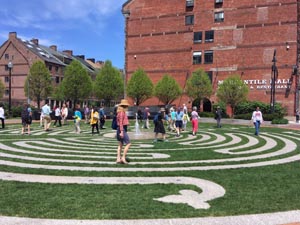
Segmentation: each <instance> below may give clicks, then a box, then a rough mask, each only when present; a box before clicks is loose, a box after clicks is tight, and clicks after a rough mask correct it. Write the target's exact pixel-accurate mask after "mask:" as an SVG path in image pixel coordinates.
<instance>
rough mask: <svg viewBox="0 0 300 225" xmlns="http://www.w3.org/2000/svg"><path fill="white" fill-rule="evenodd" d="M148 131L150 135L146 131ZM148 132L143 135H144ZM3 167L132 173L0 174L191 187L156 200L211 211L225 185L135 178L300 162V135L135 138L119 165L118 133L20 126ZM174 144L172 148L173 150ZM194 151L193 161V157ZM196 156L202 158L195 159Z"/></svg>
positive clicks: (2, 153) (238, 131) (1, 154)
mask: <svg viewBox="0 0 300 225" xmlns="http://www.w3.org/2000/svg"><path fill="white" fill-rule="evenodd" d="M143 132H146V131H143ZM143 132H142V134H141V135H143ZM0 135H1V140H0V166H6V167H8V168H9V167H12V168H22V169H23V170H26V169H31V170H32V169H33V170H34V169H44V170H49V171H54V170H60V171H96V172H104V173H109V172H121V173H123V172H126V173H132V176H130V177H124V176H123V177H78V176H72V177H69V176H50V175H36V174H28V173H27V174H19V173H14V172H7V171H0V179H2V180H7V181H9V180H13V181H20V182H41V183H77V184H90V183H93V184H99V185H101V184H112V185H114V184H119V185H120V184H121V185H122V184H144V185H147V184H158V183H160V184H161V183H163V184H187V185H195V186H197V187H199V188H200V189H201V190H202V192H201V193H198V192H196V191H192V190H181V191H180V193H179V194H178V195H168V196H162V197H161V198H157V199H153V201H160V202H164V203H165V204H170V203H172V204H174V203H176V204H187V205H189V206H190V207H193V208H195V209H203V210H205V209H208V208H210V207H211V205H210V201H213V200H214V199H216V198H222V196H224V195H225V193H226V190H225V189H224V188H223V187H222V186H220V185H219V184H217V183H215V182H212V181H209V180H205V179H200V178H199V179H198V178H192V177H135V176H134V173H135V172H176V171H208V170H227V169H239V168H253V167H263V166H270V165H278V164H287V163H291V162H295V161H299V160H300V155H299V149H298V145H297V143H298V140H299V138H300V133H299V132H294V131H289V130H283V131H282V132H278V133H276V135H274V133H269V132H262V133H261V135H260V136H255V135H253V134H252V130H251V128H222V132H220V129H212V128H211V129H208V128H207V129H202V130H201V129H200V132H199V133H198V134H197V136H192V135H191V134H190V133H189V132H184V133H183V134H182V135H181V137H175V135H173V134H172V133H169V134H168V140H169V142H158V143H153V142H152V139H148V140H147V139H141V138H137V139H135V138H134V135H136V134H135V132H134V128H132V130H131V132H130V136H131V137H132V139H133V140H132V147H131V148H130V151H129V153H128V157H129V161H130V163H129V164H128V165H117V164H116V163H115V159H116V149H117V145H118V143H117V141H116V139H115V138H114V135H115V133H114V131H112V130H110V129H105V130H104V131H102V130H101V134H100V135H92V134H91V132H90V129H83V132H82V133H81V134H79V135H77V134H75V133H74V131H73V129H72V127H71V126H66V127H63V128H56V129H53V130H52V131H51V132H44V131H43V130H42V129H37V128H36V129H34V130H33V131H32V133H31V135H30V136H28V135H24V136H23V135H21V134H20V128H19V127H17V126H15V127H11V128H9V129H5V130H1V131H0ZM148 135H152V134H149V133H148ZM168 146H172V147H168ZM189 153H193V158H190V157H189ZM195 156H196V157H195Z"/></svg>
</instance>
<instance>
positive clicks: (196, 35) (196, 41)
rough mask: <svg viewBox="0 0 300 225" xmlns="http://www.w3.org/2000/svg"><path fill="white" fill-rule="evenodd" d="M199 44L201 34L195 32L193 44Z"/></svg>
mask: <svg viewBox="0 0 300 225" xmlns="http://www.w3.org/2000/svg"><path fill="white" fill-rule="evenodd" d="M201 42H202V32H195V33H194V43H201Z"/></svg>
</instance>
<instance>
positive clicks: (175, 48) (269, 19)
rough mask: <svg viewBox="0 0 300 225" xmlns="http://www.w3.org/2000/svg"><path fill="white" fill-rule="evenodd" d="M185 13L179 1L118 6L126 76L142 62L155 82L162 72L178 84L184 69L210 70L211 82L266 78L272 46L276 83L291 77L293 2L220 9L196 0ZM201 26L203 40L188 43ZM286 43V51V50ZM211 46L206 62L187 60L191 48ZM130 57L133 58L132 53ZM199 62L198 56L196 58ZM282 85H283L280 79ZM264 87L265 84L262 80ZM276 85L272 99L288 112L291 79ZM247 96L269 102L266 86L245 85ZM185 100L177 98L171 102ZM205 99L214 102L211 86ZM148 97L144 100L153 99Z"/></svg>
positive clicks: (260, 0) (263, 0) (262, 0)
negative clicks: (122, 13) (218, 16)
mask: <svg viewBox="0 0 300 225" xmlns="http://www.w3.org/2000/svg"><path fill="white" fill-rule="evenodd" d="M194 2H195V5H194V8H193V10H192V11H189V12H187V11H186V7H185V1H182V0H181V1H179V0H173V1H161V0H155V1H149V0H148V1H146V0H132V1H131V2H130V3H129V4H127V5H126V6H125V7H124V10H129V11H130V17H129V19H128V23H127V27H126V28H127V36H126V38H127V40H126V43H127V45H126V65H127V68H126V74H127V78H130V75H131V74H132V73H133V72H134V71H135V70H136V69H137V68H138V67H142V68H144V69H145V71H146V72H147V73H148V75H149V76H150V77H151V79H152V80H153V82H154V83H156V82H157V81H158V80H159V79H160V78H161V77H162V75H163V74H165V73H168V74H170V75H172V76H174V78H175V79H176V80H177V81H178V82H179V83H180V85H181V86H182V87H184V84H185V82H186V74H187V73H191V72H192V71H194V70H195V69H197V68H203V69H204V70H206V71H213V87H214V88H215V89H216V88H217V84H218V81H220V80H224V79H225V78H226V77H228V76H229V75H231V74H240V75H241V78H242V79H244V80H266V81H267V83H268V82H269V80H270V78H271V66H272V58H273V53H274V49H276V51H277V66H278V69H279V79H280V80H279V82H284V81H285V80H287V79H289V78H291V72H292V66H293V65H295V64H296V60H297V58H296V57H297V44H296V41H297V5H296V1H295V0H284V1H280V2H279V1H275V0H274V1H270V0H254V1H248V0H247V1H246V0H239V1H238V0H231V1H226V0H225V1H224V3H223V8H221V9H215V8H214V1H206V0H198V1H197V0H196V1H194ZM216 11H224V22H221V23H215V22H214V12H216ZM191 14H193V15H194V25H191V26H186V25H185V16H186V15H191ZM208 30H214V31H215V34H214V42H213V43H204V33H205V31H208ZM196 31H202V32H203V38H202V39H203V41H202V43H200V44H194V43H193V32H196ZM286 43H288V44H289V45H290V50H289V51H287V50H286ZM205 50H213V51H214V61H213V63H212V64H203V63H202V64H200V65H193V64H192V63H193V62H192V55H193V51H202V55H204V51H205ZM134 56H136V58H135V57H134ZM202 61H204V59H203V58H202ZM285 85H286V84H285ZM266 86H268V85H266ZM279 86H280V87H279V88H278V89H277V90H276V96H275V99H276V102H281V103H282V104H283V105H284V106H286V107H288V113H289V114H290V115H292V114H293V113H294V107H295V101H294V98H295V79H293V83H292V89H291V91H290V92H289V93H287V92H286V91H287V90H286V88H284V85H282V84H279ZM249 88H250V92H249V99H250V100H260V101H264V102H267V103H269V102H270V89H269V88H268V87H267V88H262V87H261V85H258V86H257V85H249ZM183 101H185V102H186V101H189V99H188V98H187V97H184V98H183V99H182V98H181V99H178V101H177V104H182V103H183ZM211 101H214V102H217V99H216V96H215V91H214V94H213V95H212V97H211ZM157 102H158V100H155V98H153V99H152V100H151V101H147V104H157Z"/></svg>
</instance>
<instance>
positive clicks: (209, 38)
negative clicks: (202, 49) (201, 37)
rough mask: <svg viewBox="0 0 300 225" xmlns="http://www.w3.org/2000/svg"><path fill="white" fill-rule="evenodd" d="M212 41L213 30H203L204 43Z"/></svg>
mask: <svg viewBox="0 0 300 225" xmlns="http://www.w3.org/2000/svg"><path fill="white" fill-rule="evenodd" d="M208 42H214V31H213V30H209V31H205V43H208Z"/></svg>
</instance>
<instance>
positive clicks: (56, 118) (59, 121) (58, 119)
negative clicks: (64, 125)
mask: <svg viewBox="0 0 300 225" xmlns="http://www.w3.org/2000/svg"><path fill="white" fill-rule="evenodd" d="M57 121H58V125H59V126H60V127H61V111H60V108H59V106H57V107H56V108H55V121H54V124H53V126H54V127H56V123H57Z"/></svg>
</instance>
